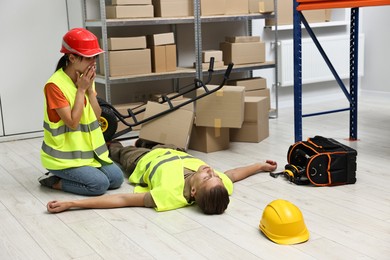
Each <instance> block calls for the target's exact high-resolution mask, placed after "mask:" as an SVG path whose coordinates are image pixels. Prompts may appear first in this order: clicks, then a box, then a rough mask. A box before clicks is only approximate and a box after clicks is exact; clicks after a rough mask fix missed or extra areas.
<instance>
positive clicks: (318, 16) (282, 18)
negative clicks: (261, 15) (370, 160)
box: [265, 0, 330, 26]
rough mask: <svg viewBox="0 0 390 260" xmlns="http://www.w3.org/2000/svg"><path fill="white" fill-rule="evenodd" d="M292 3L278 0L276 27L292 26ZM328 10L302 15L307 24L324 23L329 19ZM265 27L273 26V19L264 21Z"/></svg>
mask: <svg viewBox="0 0 390 260" xmlns="http://www.w3.org/2000/svg"><path fill="white" fill-rule="evenodd" d="M293 2H294V1H291V0H278V7H277V14H278V25H290V24H293V10H294V9H293ZM329 12H330V11H329V10H326V9H321V10H306V11H303V12H302V14H303V15H304V16H305V18H306V20H307V21H308V22H309V23H319V22H326V21H327V19H329ZM265 25H267V26H272V25H275V20H274V19H266V20H265Z"/></svg>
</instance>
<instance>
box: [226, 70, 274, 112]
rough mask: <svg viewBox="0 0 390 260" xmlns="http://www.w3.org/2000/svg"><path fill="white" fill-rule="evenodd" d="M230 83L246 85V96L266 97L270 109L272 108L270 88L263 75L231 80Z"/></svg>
mask: <svg viewBox="0 0 390 260" xmlns="http://www.w3.org/2000/svg"><path fill="white" fill-rule="evenodd" d="M228 85H232V86H243V87H245V96H246V97H248V96H254V97H265V98H266V100H265V102H266V105H267V109H268V111H269V110H270V109H271V102H270V90H269V88H267V80H266V79H265V78H262V77H255V78H244V79H235V80H229V82H228Z"/></svg>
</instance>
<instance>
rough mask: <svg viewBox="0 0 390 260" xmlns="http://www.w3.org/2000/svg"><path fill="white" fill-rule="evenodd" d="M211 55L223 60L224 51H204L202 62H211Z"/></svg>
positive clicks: (216, 59) (217, 59)
mask: <svg viewBox="0 0 390 260" xmlns="http://www.w3.org/2000/svg"><path fill="white" fill-rule="evenodd" d="M211 57H214V61H222V51H221V50H204V51H202V62H210V58H211Z"/></svg>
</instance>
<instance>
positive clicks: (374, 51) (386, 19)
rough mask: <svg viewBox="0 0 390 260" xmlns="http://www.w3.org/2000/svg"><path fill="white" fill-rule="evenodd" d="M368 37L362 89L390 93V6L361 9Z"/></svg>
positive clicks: (363, 28) (363, 27)
mask: <svg viewBox="0 0 390 260" xmlns="http://www.w3.org/2000/svg"><path fill="white" fill-rule="evenodd" d="M360 10H361V11H362V12H361V13H360V17H361V18H362V28H361V31H363V32H364V34H365V37H366V49H365V64H364V66H365V75H364V77H363V78H362V80H361V84H360V86H361V89H363V90H375V91H385V92H390V83H389V82H390V81H389V74H390V65H389V62H390V48H389V42H390V30H389V25H390V6H378V7H365V8H361V9H360Z"/></svg>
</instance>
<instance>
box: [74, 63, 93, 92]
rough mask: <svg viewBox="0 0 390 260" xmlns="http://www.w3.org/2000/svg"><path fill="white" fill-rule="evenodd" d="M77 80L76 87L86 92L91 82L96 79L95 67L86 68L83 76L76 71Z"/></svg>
mask: <svg viewBox="0 0 390 260" xmlns="http://www.w3.org/2000/svg"><path fill="white" fill-rule="evenodd" d="M76 75H77V79H76V86H77V87H78V88H79V89H81V90H84V91H86V90H88V89H89V88H91V86H92V83H93V81H94V80H95V77H96V66H88V67H87V68H86V69H85V71H84V72H83V74H80V72H78V71H76Z"/></svg>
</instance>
